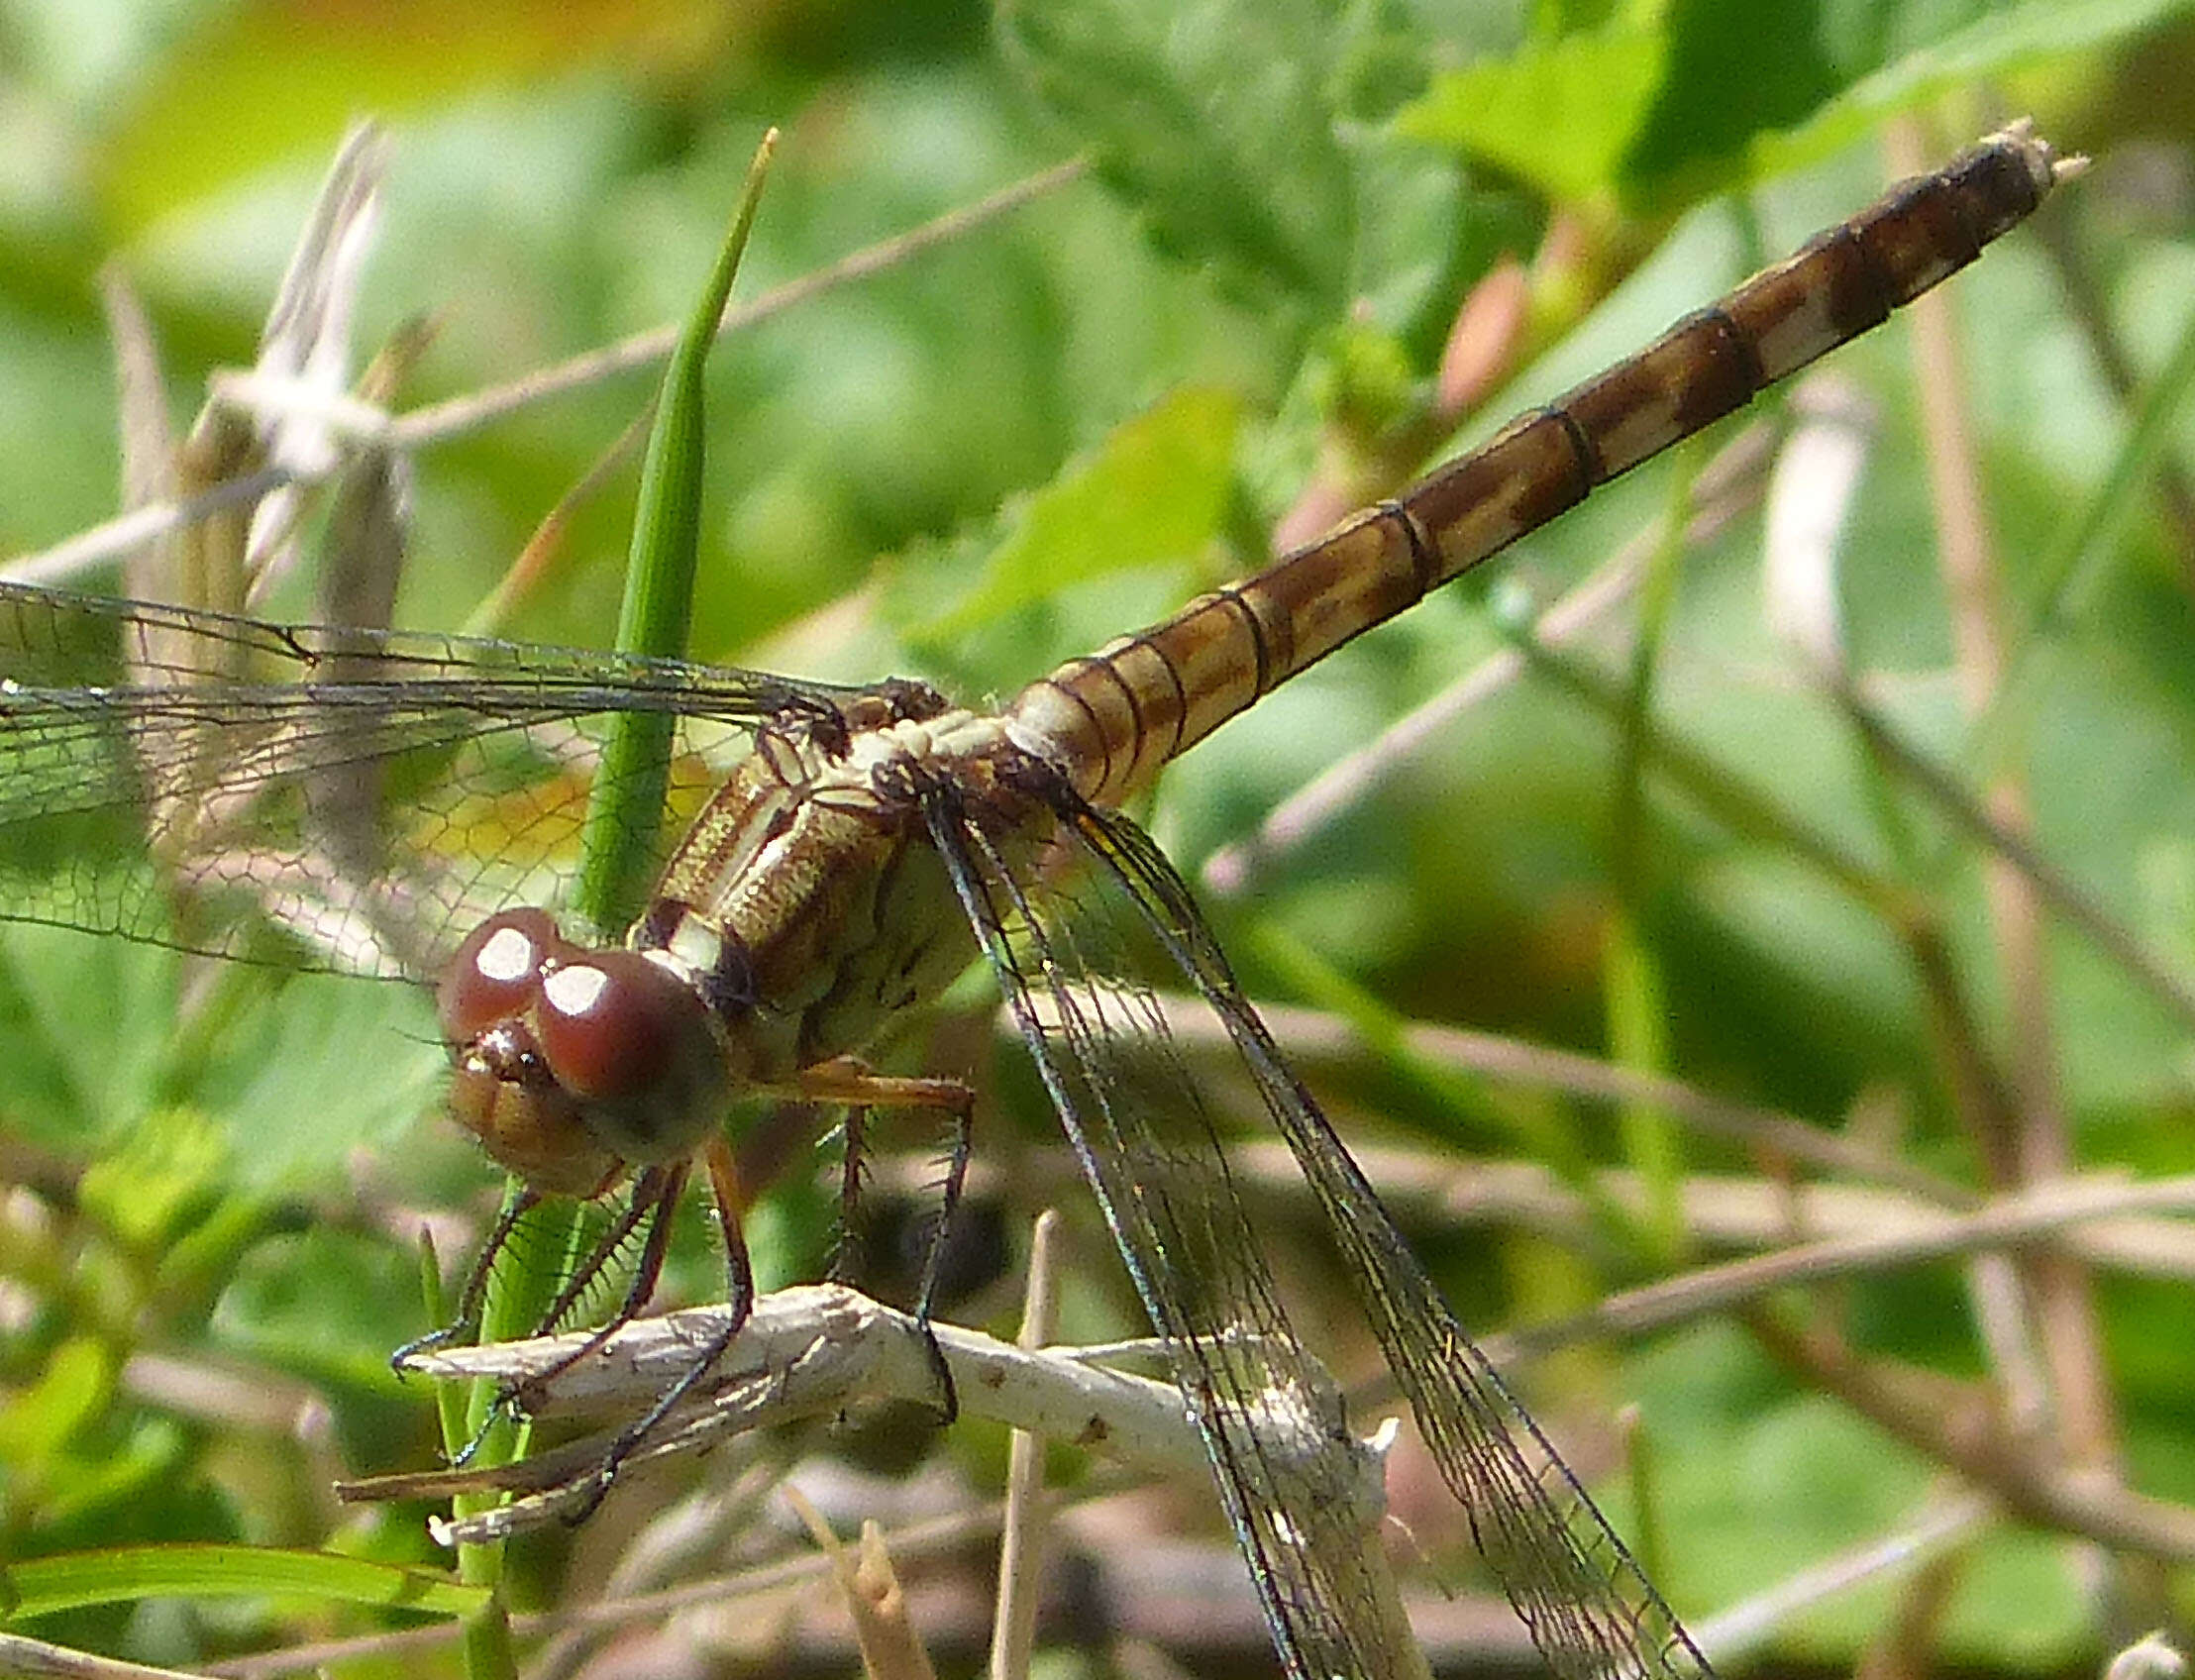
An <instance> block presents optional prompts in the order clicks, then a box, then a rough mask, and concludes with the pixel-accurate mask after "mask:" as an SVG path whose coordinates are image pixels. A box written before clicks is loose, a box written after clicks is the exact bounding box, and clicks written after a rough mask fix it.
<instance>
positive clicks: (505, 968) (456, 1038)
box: [435, 905, 576, 1044]
mask: <svg viewBox="0 0 2195 1680" xmlns="http://www.w3.org/2000/svg"><path fill="white" fill-rule="evenodd" d="M575 954H576V953H575V952H574V950H573V948H572V947H571V946H570V945H568V944H566V942H565V939H564V936H563V935H562V934H561V933H559V932H558V931H557V924H556V922H555V921H554V920H553V919H552V918H551V917H550V914H549V912H548V911H547V910H540V909H535V908H533V907H532V906H530V905H529V906H527V907H525V908H523V909H514V910H503V911H501V912H499V913H498V914H495V915H492V916H490V917H488V919H487V920H486V921H484V922H482V923H481V924H480V925H479V926H478V927H477V928H475V929H473V931H472V934H471V936H470V938H469V939H467V940H466V942H465V943H464V944H463V945H461V946H459V947H458V954H457V955H456V956H454V957H452V958H451V959H450V966H449V967H448V968H447V969H445V970H444V971H443V977H442V988H441V990H440V992H439V993H437V995H436V998H435V1002H436V1007H437V1008H438V1009H439V1010H440V1012H441V1015H442V1035H443V1037H444V1038H445V1039H447V1040H448V1041H449V1042H450V1043H452V1044H470V1043H471V1042H472V1041H473V1040H474V1039H476V1038H478V1037H479V1036H480V1035H481V1034H482V1033H484V1032H486V1031H487V1030H488V1029H489V1028H490V1027H492V1026H494V1025H495V1024H496V1023H497V1022H499V1021H507V1020H511V1019H513V1018H515V1017H516V1016H518V1015H521V1014H523V1013H524V1012H525V1010H526V1009H527V1007H528V1006H529V1005H530V1004H531V1003H532V1002H533V1001H534V998H535V996H536V994H537V992H538V990H539V988H540V985H541V980H542V974H543V971H544V970H545V969H549V968H553V967H555V966H556V965H557V964H558V963H560V962H563V961H564V960H566V959H567V958H569V957H571V956H574V955H575Z"/></svg>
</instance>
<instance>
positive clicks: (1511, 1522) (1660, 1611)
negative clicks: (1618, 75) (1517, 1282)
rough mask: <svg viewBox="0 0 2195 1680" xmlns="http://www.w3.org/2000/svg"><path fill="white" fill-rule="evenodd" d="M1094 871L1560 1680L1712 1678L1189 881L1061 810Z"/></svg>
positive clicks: (1079, 808) (1123, 827) (1090, 819)
mask: <svg viewBox="0 0 2195 1680" xmlns="http://www.w3.org/2000/svg"><path fill="white" fill-rule="evenodd" d="M1061 804H1062V814H1063V817H1064V819H1065V820H1066V822H1067V825H1068V827H1069V828H1070V829H1071V830H1072V831H1073V832H1074V833H1076V834H1077V835H1078V836H1079V837H1080V838H1081V840H1082V841H1083V842H1084V845H1085V847H1086V849H1087V850H1088V851H1089V852H1090V853H1091V854H1092V855H1093V856H1094V857H1095V858H1096V859H1097V868H1098V869H1099V870H1100V871H1102V872H1103V873H1104V874H1105V875H1106V876H1108V877H1109V878H1110V879H1111V880H1112V882H1113V883H1114V884H1115V886H1116V887H1117V888H1118V889H1119V893H1120V898H1121V901H1122V902H1124V903H1128V904H1132V905H1134V906H1135V907H1136V909H1137V910H1138V912H1139V913H1140V915H1141V916H1142V919H1143V921H1144V925H1145V926H1146V927H1147V928H1148V930H1149V931H1150V932H1151V933H1152V934H1153V935H1154V936H1156V938H1157V939H1158V940H1159V941H1160V943H1162V944H1163V945H1164V946H1165V947H1166V950H1167V953H1168V955H1169V956H1171V957H1172V959H1173V960H1174V962H1175V963H1176V964H1178V965H1179V966H1180V968H1181V970H1182V972H1183V974H1184V975H1186V976H1187V977H1188V979H1189V980H1190V982H1191V983H1192V984H1193V985H1194V986H1195V987H1196V989H1197V991H1198V992H1199V993H1200V994H1201V995H1202V998H1204V1000H1205V1002H1207V1003H1208V1004H1210V1005H1211V1007H1212V1009H1213V1010H1214V1011H1215V1012H1216V1013H1217V1014H1218V1016H1219V1017H1220V1019H1221V1020H1222V1021H1223V1022H1224V1023H1225V1025H1226V1028H1227V1031H1228V1033H1229V1035H1230V1036H1231V1037H1232V1038H1233V1039H1234V1042H1235V1045H1236V1047H1237V1048H1238V1049H1239V1050H1240V1051H1241V1053H1242V1057H1243V1060H1244V1062H1245V1063H1246V1064H1247V1065H1248V1068H1249V1071H1250V1074H1251V1076H1252V1078H1253V1079H1254V1080H1255V1081H1256V1084H1257V1087H1258V1091H1259V1094H1260V1095H1261V1096H1262V1097H1263V1098H1264V1100H1265V1105H1266V1108H1267V1110H1268V1112H1270V1113H1271V1115H1272V1117H1273V1121H1274V1123H1275V1124H1276V1125H1277V1126H1278V1127H1279V1128H1280V1130H1281V1132H1282V1135H1283V1136H1285V1137H1286V1138H1287V1139H1288V1143H1289V1147H1290V1149H1291V1150H1292V1151H1293V1152H1294V1154H1295V1156H1296V1159H1297V1163H1298V1165H1299V1166H1300V1167H1301V1169H1302V1170H1303V1173H1304V1176H1305V1178H1306V1179H1307V1181H1308V1183H1309V1185H1310V1189H1311V1193H1312V1195H1313V1197H1314V1198H1315V1199H1316V1200H1317V1202H1318V1205H1319V1208H1320V1209H1321V1211H1322V1212H1323V1213H1324V1215H1325V1220H1326V1225H1327V1227H1328V1230H1329V1231H1330V1233H1331V1235H1332V1237H1333V1239H1334V1242H1335V1243H1336V1245H1337V1246H1338V1247H1339V1249H1340V1251H1341V1255H1342V1259H1343V1261H1344V1264H1345V1269H1346V1271H1347V1273H1348V1275H1349V1279H1350V1282H1351V1284H1352V1286H1353V1287H1354V1289H1355V1292H1356V1296H1357V1305H1358V1308H1359V1310H1360V1311H1361V1312H1363V1314H1364V1316H1365V1319H1366V1321H1367V1322H1368V1323H1369V1324H1370V1325H1371V1327H1372V1329H1373V1331H1374V1333H1375V1335H1376V1336H1377V1337H1378V1339H1379V1342H1380V1346H1381V1349H1382V1350H1383V1351H1384V1353H1385V1354H1386V1356H1387V1362H1388V1365H1389V1368H1390V1369H1391V1370H1392V1371H1393V1373H1394V1375H1395V1379H1396V1382H1397V1383H1398V1384H1399V1385H1400V1387H1401V1388H1402V1390H1403V1392H1404V1393H1405V1395H1406V1396H1407V1397H1408V1398H1409V1400H1410V1404H1411V1411H1412V1412H1413V1413H1414V1414H1415V1417H1416V1421H1417V1426H1418V1430H1419V1432H1420V1433H1421V1434H1422V1435H1423V1437H1424V1439H1425V1442H1426V1445H1427V1447H1428V1448H1429V1449H1430V1451H1431V1453H1432V1455H1433V1458H1434V1460H1435V1461H1436V1462H1437V1463H1438V1464H1439V1466H1440V1471H1441V1475H1442V1477H1443V1478H1444V1479H1445V1480H1446V1482H1447V1484H1448V1487H1449V1490H1450V1491H1451V1492H1452V1493H1453V1494H1454V1495H1455V1497H1456V1498H1457V1499H1458V1500H1459V1501H1460V1502H1462V1504H1463V1507H1464V1509H1465V1511H1466V1513H1467V1514H1468V1516H1469V1518H1470V1522H1471V1528H1472V1533H1473V1535H1474V1537H1475V1538H1476V1539H1477V1541H1478V1545H1479V1549H1480V1551H1481V1553H1482V1554H1483V1555H1484V1556H1485V1558H1486V1561H1487V1563H1488V1566H1489V1567H1490V1568H1491V1569H1492V1570H1493V1571H1494V1573H1495V1575H1496V1577H1497V1578H1498V1579H1499V1580H1500V1581H1501V1583H1502V1587H1503V1590H1504V1591H1505V1592H1506V1593H1507V1594H1508V1595H1509V1599H1510V1602H1511V1603H1512V1604H1513V1605H1514V1606H1515V1607H1516V1613H1517V1615H1518V1616H1519V1617H1520V1618H1521V1619H1522V1620H1523V1622H1524V1624H1525V1626H1526V1627H1528V1628H1529V1629H1530V1631H1531V1636H1532V1640H1533V1643H1535V1644H1536V1645H1537V1646H1538V1647H1539V1651H1540V1654H1541V1655H1542V1656H1543V1657H1544V1658H1545V1659H1546V1662H1547V1666H1548V1667H1549V1668H1550V1669H1551V1670H1553V1671H1554V1673H1555V1674H1557V1675H1559V1676H1563V1677H1564V1680H1606V1677H1609V1676H1639V1677H1641V1680H1645V1677H1653V1680H1697V1677H1700V1676H1710V1675H1712V1673H1713V1670H1712V1669H1710V1667H1709V1666H1708V1661H1707V1658H1706V1657H1705V1656H1703V1655H1702V1654H1701V1652H1700V1650H1699V1647H1698V1646H1696V1645H1695V1644H1694V1643H1693V1642H1692V1639H1691V1637H1690V1635H1688V1634H1687V1633H1686V1632H1685V1630H1684V1628H1683V1627H1682V1625H1680V1624H1679V1623H1678V1621H1677V1618H1676V1615H1675V1613H1674V1612H1672V1611H1671V1610H1670V1609H1669V1607H1668V1605H1667V1604H1665V1603H1664V1602H1663V1601H1662V1598H1661V1595H1660V1594H1659V1593H1657V1592H1656V1591H1655V1590H1654V1588H1653V1586H1652V1584H1651V1583H1650V1582H1648V1581H1647V1579H1646V1577H1645V1575H1644V1573H1643V1572H1642V1571H1641V1570H1640V1569H1639V1567H1638V1565H1637V1564H1636V1563H1635V1562H1634V1561H1633V1560H1632V1558H1631V1555H1630V1553H1629V1551H1628V1549H1627V1548H1626V1547H1625V1546H1624V1545H1623V1542H1622V1541H1621V1539H1620V1538H1619V1537H1618V1535H1617V1533H1616V1531H1615V1530H1614V1529H1613V1528H1612V1527H1610V1525H1609V1523H1608V1521H1607V1519H1606V1518H1604V1517H1603V1516H1602V1515H1601V1513H1600V1511H1599V1510H1598V1509H1597V1508H1596V1507H1595V1506H1594V1504H1593V1501H1592V1499H1591V1498H1590V1497H1589V1496H1588V1495H1587V1493H1586V1491H1585V1489H1584V1488H1583V1487H1582V1486H1580V1485H1579V1483H1578V1481H1577V1478H1576V1477H1574V1476H1573V1475H1572V1474H1571V1473H1570V1470H1569V1467H1568V1466H1566V1465H1565V1464H1564V1463H1563V1462H1562V1460H1561V1458H1560V1457H1558V1456H1557V1455H1556V1453H1555V1450H1554V1448H1553V1447H1552V1446H1551V1445H1549V1444H1548V1441H1547V1439H1546V1437H1545V1435H1543V1434H1542V1433H1541V1432H1540V1429H1539V1426H1538V1425H1537V1424H1536V1423H1534V1422H1533V1421H1532V1419H1531V1417H1530V1416H1529V1415H1528V1414H1526V1413H1525V1411H1524V1410H1523V1408H1522V1407H1521V1406H1519V1405H1518V1404H1517V1402H1516V1399H1515V1397H1513V1396H1512V1395H1511V1393H1510V1391H1509V1388H1508V1386H1507V1385H1506V1384H1505V1383H1504V1382H1503V1381H1502V1379H1501V1376H1500V1374H1499V1373H1498V1372H1497V1371H1496V1370H1495V1369H1494V1368H1493V1366H1492V1365H1491V1364H1489V1363H1488V1362H1487V1360H1486V1357H1485V1356H1484V1355H1483V1354H1482V1353H1481V1352H1480V1351H1479V1349H1478V1347H1477V1345H1476V1344H1475V1343H1474V1342H1473V1341H1472V1339H1471V1337H1470V1336H1469V1334H1468V1333H1466V1331H1465V1330H1464V1328H1463V1326H1462V1324H1461V1323H1460V1322H1459V1321H1458V1320H1457V1318H1456V1316H1455V1314H1454V1313H1453V1312H1451V1311H1450V1310H1449V1308H1448V1305H1447V1303H1446V1302H1445V1301H1443V1300H1442V1299H1441V1297H1440V1292H1439V1291H1438V1289H1436V1288H1435V1287H1434V1285H1433V1281H1432V1279H1431V1278H1430V1277H1429V1276H1428V1275H1427V1274H1426V1272H1425V1269H1424V1267H1423V1266H1422V1265H1420V1264H1419V1262H1418V1260H1417V1257H1416V1256H1415V1255H1414V1254H1413V1253H1411V1248H1410V1245H1409V1243H1408V1242H1407V1241H1406V1240H1405V1239H1404V1237H1403V1234H1402V1232H1401V1231H1399V1230H1398V1229H1397V1228H1396V1226H1395V1221H1394V1219H1393V1217H1392V1216H1391V1215H1390V1214H1389V1213H1388V1211H1387V1209H1386V1208H1385V1207H1383V1206H1382V1205H1381V1203H1380V1200H1379V1197H1378V1196H1377V1195H1376V1194H1375V1193H1374V1191H1373V1189H1372V1187H1371V1185H1370V1183H1369V1182H1368V1181H1367V1180H1366V1179H1365V1177H1364V1174H1363V1172H1362V1171H1361V1169H1359V1168H1358V1166H1357V1164H1356V1162H1355V1161H1354V1160H1353V1159H1352V1158H1351V1157H1350V1155H1349V1152H1348V1150H1347V1149H1346V1148H1345V1147H1344V1146H1343V1145H1342V1142H1341V1139H1340V1138H1339V1137H1338V1136H1337V1135H1336V1134H1335V1132H1334V1130H1333V1127H1332V1125H1331V1124H1330V1123H1329V1122H1328V1121H1327V1119H1326V1117H1325V1115H1324V1114H1323V1113H1321V1112H1320V1111H1319V1108H1318V1105H1317V1104H1316V1103H1314V1102H1313V1101H1312V1100H1311V1097H1310V1094H1309V1093H1308V1092H1307V1091H1306V1090H1305V1089H1304V1087H1303V1085H1302V1084H1301V1083H1300V1082H1299V1081H1298V1080H1297V1078H1296V1077H1295V1075H1294V1074H1293V1073H1292V1072H1290V1070H1289V1068H1288V1065H1287V1064H1286V1062H1285V1061H1283V1059H1282V1057H1281V1054H1280V1052H1279V1050H1278V1049H1277V1048H1276V1047H1275V1045H1274V1043H1273V1040H1272V1038H1271V1036H1270V1035H1269V1034H1268V1033H1267V1032H1266V1030H1265V1025H1264V1023H1263V1022H1262V1021H1261V1020H1259V1018H1258V1015H1257V1012H1256V1010H1255V1009H1253V1008H1252V1007H1251V1006H1250V1003H1249V1000H1248V999H1247V998H1244V997H1243V996H1242V992H1241V989H1240V988H1239V987H1238V986H1236V984H1235V981H1234V976H1233V975H1232V973H1230V972H1229V970H1228V967H1227V962H1226V958H1225V956H1224V955H1223V954H1222V953H1221V951H1220V949H1219V945H1218V942H1217V941H1216V940H1215V939H1214V938H1213V937H1212V935H1211V932H1210V930H1209V929H1208V928H1207V927H1206V926H1205V925H1204V922H1203V919H1202V916H1201V915H1200V914H1199V913H1198V910H1197V906H1196V903H1195V900H1194V899H1193V898H1192V896H1191V894H1190V891H1189V888H1188V886H1187V885H1186V884H1185V883H1184V882H1183V881H1182V879H1181V877H1180V875H1178V874H1177V873H1176V872H1175V870H1174V867H1173V866H1172V865H1171V864H1170V863H1168V862H1167V860H1166V857H1165V855H1164V854H1163V853H1161V852H1160V851H1159V849H1158V847H1157V846H1156V845H1155V844H1154V843H1153V842H1152V840H1151V839H1150V837H1149V836H1148V835H1146V834H1145V833H1144V832H1143V831H1142V830H1141V829H1140V828H1138V827H1137V826H1136V825H1135V824H1134V823H1132V822H1130V821H1128V820H1127V819H1126V818H1125V817H1122V816H1119V815H1117V814H1116V813H1113V812H1109V811H1099V810H1097V809H1094V808H1092V807H1091V806H1088V805H1086V804H1082V803H1081V802H1080V801H1079V800H1076V799H1075V798H1074V796H1073V795H1072V794H1071V793H1069V794H1066V795H1065V796H1064V798H1063V799H1062V801H1061Z"/></svg>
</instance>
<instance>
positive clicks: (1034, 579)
mask: <svg viewBox="0 0 2195 1680" xmlns="http://www.w3.org/2000/svg"><path fill="white" fill-rule="evenodd" d="M1239 411H1240V405H1239V404H1238V403H1237V402H1236V400H1235V398H1234V396H1233V394H1232V393H1230V392H1227V391H1223V390H1217V389H1213V388H1211V387H1208V386H1190V387H1186V388H1184V389H1182V390H1178V391H1175V392H1174V393H1173V394H1171V395H1170V396H1168V397H1166V398H1164V399H1163V400H1162V401H1161V402H1159V403H1158V405H1157V406H1156V407H1153V408H1151V409H1148V410H1146V411H1145V412H1144V413H1142V414H1139V415H1137V416H1136V417H1135V418H1134V419H1132V420H1129V421H1127V422H1125V423H1124V424H1122V425H1121V426H1119V427H1116V428H1115V429H1114V431H1113V433H1112V435H1111V436H1110V437H1108V438H1107V439H1106V440H1105V441H1104V443H1103V445H1102V446H1101V447H1100V448H1099V449H1098V451H1097V454H1096V455H1095V456H1093V457H1092V458H1091V459H1089V460H1088V461H1086V462H1083V463H1081V464H1079V465H1077V466H1074V467H1071V468H1069V469H1068V471H1067V472H1066V473H1064V474H1063V475H1062V476H1061V477H1060V478H1059V479H1058V480H1057V481H1055V482H1054V483H1052V484H1051V485H1049V486H1047V487H1046V488H1044V489H1042V490H1039V491H1037V492H1036V493H1035V494H1033V495H1032V496H1030V497H1029V498H1028V500H1027V501H1026V502H1025V503H1023V504H1022V506H1021V508H1020V510H1019V514H1018V517H1017V518H1016V519H1015V520H1014V523H1013V528H1012V529H1011V531H1010V532H1009V533H1008V534H1007V536H1006V538H1005V540H1004V541H1003V542H1002V543H1000V544H999V546H998V547H997V549H996V550H994V551H993V554H992V557H991V562H990V565H989V566H988V567H987V568H986V570H985V573H984V578H983V581H982V582H981V583H980V584H979V585H978V586H977V588H976V590H975V592H974V593H973V594H971V595H970V596H969V597H968V598H967V599H966V600H964V601H962V602H961V603H960V605H958V606H957V607H955V608H954V609H953V610H952V611H950V612H948V613H945V614H944V615H942V616H941V617H938V618H935V619H933V620H931V621H930V622H929V623H928V624H926V625H924V626H923V627H922V628H921V630H920V632H919V634H920V635H922V636H924V637H932V638H935V637H944V636H952V635H957V634H960V633H961V632H963V631H965V630H967V629H969V628H971V627H972V626H975V625H979V624H983V623H986V622H988V621H990V620H992V619H993V618H996V617H998V616H999V615H1001V614H1003V613H1006V612H1009V611H1011V610H1013V609H1014V608H1016V607H1020V606H1024V605H1027V604H1028V603H1030V602H1032V601H1039V600H1044V599H1046V598H1048V597H1050V596H1052V595H1055V594H1057V593H1058V592H1059V591H1060V590H1062V589H1064V588H1071V587H1073V586H1074V585H1075V584H1077V583H1083V582H1088V581H1090V580H1091V579H1093V578H1102V577H1105V576H1107V575H1109V574H1112V573H1115V572H1123V571H1129V570H1132V569H1135V568H1140V567H1147V566H1155V565H1159V564H1161V563H1163V562H1166V561H1178V560H1181V559H1183V558H1184V557H1186V556H1189V555H1194V554H1195V553H1197V551H1198V550H1200V549H1201V548H1202V547H1203V546H1204V545H1205V544H1206V543H1208V542H1210V541H1211V540H1212V539H1213V537H1215V536H1216V535H1217V534H1218V531H1219V525H1220V519H1221V516H1222V515H1223V513H1224V512H1225V509H1226V503H1227V492H1228V488H1229V486H1230V484H1231V483H1232V481H1233V480H1232V473H1233V461H1234V441H1235V424H1236V420H1237V418H1238V415H1239Z"/></svg>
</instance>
